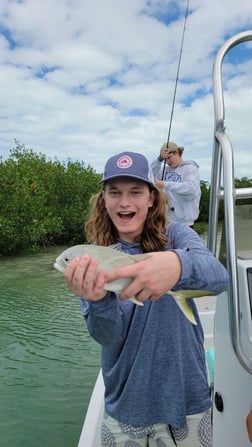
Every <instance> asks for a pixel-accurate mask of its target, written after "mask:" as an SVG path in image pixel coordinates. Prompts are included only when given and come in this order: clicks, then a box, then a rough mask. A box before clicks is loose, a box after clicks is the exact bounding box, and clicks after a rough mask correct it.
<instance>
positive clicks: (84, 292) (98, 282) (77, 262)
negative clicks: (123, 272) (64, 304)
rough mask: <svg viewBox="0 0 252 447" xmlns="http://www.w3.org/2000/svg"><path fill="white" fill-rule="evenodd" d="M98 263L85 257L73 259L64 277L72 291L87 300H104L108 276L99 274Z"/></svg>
mask: <svg viewBox="0 0 252 447" xmlns="http://www.w3.org/2000/svg"><path fill="white" fill-rule="evenodd" d="M97 266H98V261H97V260H96V259H94V258H91V257H90V256H89V255H85V256H83V257H81V258H75V259H73V260H72V261H71V262H70V263H69V264H68V266H67V268H66V270H65V273H64V276H65V279H66V282H67V284H68V286H69V287H70V289H71V290H72V291H73V292H74V293H75V294H76V295H78V296H80V297H85V299H86V300H90V301H99V300H101V299H103V298H104V296H105V295H106V293H107V290H105V289H104V285H105V282H106V275H105V272H104V271H101V272H98V273H97Z"/></svg>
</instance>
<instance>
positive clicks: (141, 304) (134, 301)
mask: <svg viewBox="0 0 252 447" xmlns="http://www.w3.org/2000/svg"><path fill="white" fill-rule="evenodd" d="M130 301H132V303H134V304H136V305H137V306H143V305H144V304H143V303H142V302H141V301H138V300H137V299H136V298H135V297H134V298H130Z"/></svg>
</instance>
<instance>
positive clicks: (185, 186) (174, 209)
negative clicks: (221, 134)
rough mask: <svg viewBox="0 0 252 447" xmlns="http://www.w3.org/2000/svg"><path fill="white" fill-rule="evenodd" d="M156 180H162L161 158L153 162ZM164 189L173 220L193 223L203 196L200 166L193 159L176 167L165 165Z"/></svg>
mask: <svg viewBox="0 0 252 447" xmlns="http://www.w3.org/2000/svg"><path fill="white" fill-rule="evenodd" d="M151 167H152V171H153V175H154V178H155V180H161V179H162V174H163V169H164V161H160V159H159V158H157V159H155V160H153V162H152V163H151ZM163 180H164V191H165V192H166V193H167V195H168V197H169V203H170V210H169V217H170V220H171V221H172V222H183V223H185V224H186V225H193V224H194V221H195V220H196V219H197V218H198V216H199V202H200V196H201V190H200V176H199V166H198V164H197V163H196V162H195V161H193V160H188V161H183V162H182V163H181V164H180V165H179V166H177V167H176V168H171V167H170V166H168V165H167V164H166V165H165V172H164V177H163Z"/></svg>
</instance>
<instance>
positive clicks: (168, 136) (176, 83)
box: [162, 0, 189, 180]
mask: <svg viewBox="0 0 252 447" xmlns="http://www.w3.org/2000/svg"><path fill="white" fill-rule="evenodd" d="M188 9H189V0H187V6H186V12H185V19H184V27H183V33H182V39H181V45H180V53H179V61H178V68H177V75H176V80H175V87H174V93H173V100H172V108H171V115H170V123H169V129H168V135H167V142H166V147H167V149H168V145H169V141H170V133H171V126H172V118H173V112H174V106H175V98H176V93H177V86H178V79H179V70H180V63H181V58H182V52H183V45H184V37H185V29H186V21H187V16H188ZM165 165H166V158H165V159H164V167H163V173H162V180H164V174H165Z"/></svg>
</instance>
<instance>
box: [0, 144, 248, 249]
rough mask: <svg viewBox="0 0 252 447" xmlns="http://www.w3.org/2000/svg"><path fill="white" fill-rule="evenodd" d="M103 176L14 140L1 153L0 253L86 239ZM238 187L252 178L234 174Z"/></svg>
mask: <svg viewBox="0 0 252 447" xmlns="http://www.w3.org/2000/svg"><path fill="white" fill-rule="evenodd" d="M101 177H102V175H101V174H99V173H97V172H96V171H95V170H94V169H93V168H92V167H91V166H89V165H88V166H85V164H84V162H72V161H71V160H67V161H66V162H59V161H58V160H54V161H52V160H47V159H46V156H45V155H43V154H41V153H39V154H36V153H35V152H34V151H33V150H32V149H26V148H25V146H24V145H20V144H19V143H18V142H16V146H15V147H14V148H13V149H12V150H11V151H10V156H9V158H8V159H7V160H5V161H3V159H2V157H0V255H13V254H19V253H29V252H36V251H38V250H39V249H41V247H47V246H50V245H74V244H79V243H84V242H86V238H85V231H84V222H85V220H86V219H87V217H88V214H89V207H90V198H91V197H92V196H93V195H94V194H96V193H97V192H98V191H100V188H101V185H100V184H99V181H100V180H101ZM236 186H237V187H249V186H252V179H250V180H249V179H247V178H242V179H241V180H238V179H236ZM209 193H210V187H209V184H208V182H206V181H203V180H202V181H201V201H200V215H199V218H198V221H197V223H196V224H195V229H196V231H197V230H199V232H200V228H201V224H203V225H204V224H205V223H207V221H208V209H209ZM222 213H223V211H222V209H220V218H221V217H222Z"/></svg>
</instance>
